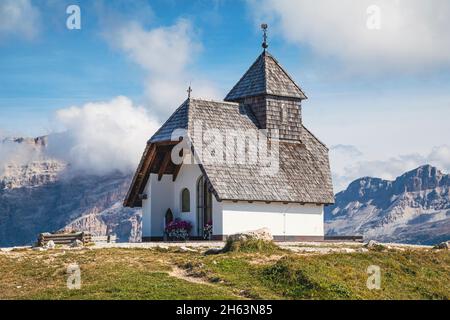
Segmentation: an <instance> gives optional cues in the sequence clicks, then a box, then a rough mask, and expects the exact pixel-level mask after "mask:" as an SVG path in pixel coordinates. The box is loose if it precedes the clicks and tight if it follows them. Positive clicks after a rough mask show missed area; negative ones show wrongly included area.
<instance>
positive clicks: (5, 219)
mask: <svg viewBox="0 0 450 320" xmlns="http://www.w3.org/2000/svg"><path fill="white" fill-rule="evenodd" d="M10 142H11V140H8V141H6V142H5V141H3V143H10ZM13 142H14V143H18V144H26V145H31V146H32V152H33V156H32V157H30V159H31V160H30V161H28V162H23V161H20V162H17V163H16V162H15V161H14V159H12V160H13V161H11V159H9V160H10V161H8V162H7V163H4V164H3V166H2V168H1V170H0V246H11V245H23V244H30V243H32V242H34V241H35V240H36V237H37V235H38V234H39V233H40V232H53V231H57V230H60V229H67V230H83V231H90V232H92V233H93V234H94V235H106V234H112V233H114V234H117V236H118V239H119V241H139V240H140V237H141V212H140V211H139V210H132V209H129V208H123V207H122V206H121V202H122V201H123V199H124V197H125V194H126V192H127V190H128V186H129V183H130V181H131V174H123V173H120V172H113V173H110V174H107V175H103V176H97V175H88V174H83V173H80V172H77V173H75V172H72V171H71V170H70V164H67V163H64V162H61V161H59V160H56V159H50V158H47V157H45V155H44V154H43V153H42V149H43V148H45V146H46V141H45V139H43V138H39V139H14V140H13ZM27 152H29V150H27ZM27 155H28V156H29V154H27Z"/></svg>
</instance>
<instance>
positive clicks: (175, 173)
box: [172, 164, 182, 182]
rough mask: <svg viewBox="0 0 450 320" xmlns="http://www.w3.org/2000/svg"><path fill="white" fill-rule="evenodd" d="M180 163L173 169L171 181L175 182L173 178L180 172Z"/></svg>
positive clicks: (175, 178)
mask: <svg viewBox="0 0 450 320" xmlns="http://www.w3.org/2000/svg"><path fill="white" fill-rule="evenodd" d="M181 166H182V164H179V165H177V166H176V167H175V169H174V171H173V176H172V181H173V182H175V180H177V176H178V173H179V172H180V169H181Z"/></svg>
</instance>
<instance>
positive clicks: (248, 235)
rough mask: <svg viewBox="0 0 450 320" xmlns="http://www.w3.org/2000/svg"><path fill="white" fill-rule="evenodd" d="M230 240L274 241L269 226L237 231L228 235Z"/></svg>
mask: <svg viewBox="0 0 450 320" xmlns="http://www.w3.org/2000/svg"><path fill="white" fill-rule="evenodd" d="M228 240H229V241H248V240H262V241H272V240H273V236H272V233H271V232H270V230H269V229H268V228H262V229H258V230H253V231H246V232H241V233H236V234H232V235H230V236H228Z"/></svg>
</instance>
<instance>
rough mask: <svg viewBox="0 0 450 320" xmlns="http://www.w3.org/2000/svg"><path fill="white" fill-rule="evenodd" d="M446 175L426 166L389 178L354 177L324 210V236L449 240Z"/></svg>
mask: <svg viewBox="0 0 450 320" xmlns="http://www.w3.org/2000/svg"><path fill="white" fill-rule="evenodd" d="M449 187H450V175H448V174H443V173H442V172H440V171H439V170H438V169H437V168H435V167H432V166H429V165H425V166H422V167H419V168H417V169H415V170H412V171H409V172H407V173H405V174H403V175H401V176H399V177H398V178H397V179H395V180H394V181H387V180H382V179H379V178H370V177H365V178H361V179H357V180H355V181H353V182H352V183H351V184H350V185H349V186H348V188H347V189H346V190H345V191H342V192H339V193H338V194H337V195H336V203H335V205H333V206H329V207H327V208H326V209H325V229H326V233H327V234H328V235H364V237H365V238H366V239H376V240H379V241H393V242H405V243H419V244H433V243H437V242H440V241H444V240H448V239H450V195H449Z"/></svg>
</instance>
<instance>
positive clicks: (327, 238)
mask: <svg viewBox="0 0 450 320" xmlns="http://www.w3.org/2000/svg"><path fill="white" fill-rule="evenodd" d="M324 240H325V241H355V242H363V241H364V239H363V236H325V237H324Z"/></svg>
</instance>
